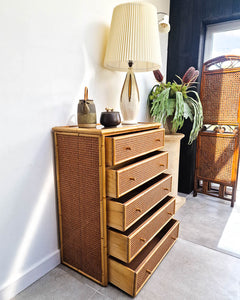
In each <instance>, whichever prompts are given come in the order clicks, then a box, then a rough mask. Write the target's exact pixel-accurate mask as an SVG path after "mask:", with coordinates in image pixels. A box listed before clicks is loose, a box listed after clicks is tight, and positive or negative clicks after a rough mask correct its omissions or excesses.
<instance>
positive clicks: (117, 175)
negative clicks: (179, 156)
mask: <svg viewBox="0 0 240 300" xmlns="http://www.w3.org/2000/svg"><path fill="white" fill-rule="evenodd" d="M146 157H147V158H146ZM167 168H168V153H167V152H160V151H157V153H155V154H154V155H148V156H145V158H144V159H141V160H138V161H136V162H134V163H132V164H130V165H126V166H123V167H120V168H118V167H115V168H112V169H110V168H109V169H107V171H106V174H107V196H109V197H112V198H119V197H120V196H122V195H124V194H126V193H127V192H129V191H131V190H133V189H135V188H136V187H138V186H140V185H141V184H143V183H145V182H147V181H148V180H150V179H152V178H154V177H156V176H157V175H159V174H160V173H162V172H164V171H166V170H167Z"/></svg>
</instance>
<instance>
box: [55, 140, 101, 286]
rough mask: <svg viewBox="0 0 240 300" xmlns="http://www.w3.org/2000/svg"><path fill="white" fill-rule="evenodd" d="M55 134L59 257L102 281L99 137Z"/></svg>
mask: <svg viewBox="0 0 240 300" xmlns="http://www.w3.org/2000/svg"><path fill="white" fill-rule="evenodd" d="M56 137H57V152H58V178H59V183H58V184H59V187H58V190H59V197H60V201H59V203H60V207H59V209H60V212H61V218H60V221H61V222H60V223H61V224H60V226H61V228H60V231H61V237H62V240H61V248H62V261H63V263H67V264H68V265H70V266H73V267H74V268H76V269H78V270H80V271H81V272H83V273H85V274H87V275H89V276H91V277H93V278H95V279H96V280H97V281H99V282H101V281H102V258H101V225H100V186H99V184H100V183H99V182H100V181H99V180H100V179H99V139H98V137H96V138H95V137H93V136H74V135H66V134H57V135H56Z"/></svg>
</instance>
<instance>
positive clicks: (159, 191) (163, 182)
mask: <svg viewBox="0 0 240 300" xmlns="http://www.w3.org/2000/svg"><path fill="white" fill-rule="evenodd" d="M171 190H172V175H168V174H160V175H159V176H157V177H155V178H154V179H152V180H151V181H150V182H147V183H146V184H144V185H143V186H141V187H139V188H137V189H136V190H135V191H133V192H131V193H130V194H128V195H125V196H123V197H122V198H119V200H118V201H116V200H115V199H108V200H107V222H108V226H110V227H112V228H115V229H118V230H121V231H126V230H127V229H128V228H129V227H130V226H131V225H133V223H135V222H136V221H137V220H139V219H140V218H141V217H142V216H143V215H144V214H145V213H147V212H148V211H149V210H150V209H151V208H152V207H153V206H154V205H156V204H157V203H158V202H160V201H161V200H163V199H164V197H166V196H167V195H168V194H169V193H170V192H171Z"/></svg>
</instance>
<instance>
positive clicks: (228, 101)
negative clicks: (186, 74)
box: [200, 70, 240, 124]
mask: <svg viewBox="0 0 240 300" xmlns="http://www.w3.org/2000/svg"><path fill="white" fill-rule="evenodd" d="M200 98H201V102H202V106H203V115H204V123H205V124H216V123H218V124H236V123H237V122H238V110H239V99H240V72H239V71H238V72H237V71H236V72H234V71H233V70H231V71H226V70H222V71H209V72H206V73H203V78H202V83H201V97H200Z"/></svg>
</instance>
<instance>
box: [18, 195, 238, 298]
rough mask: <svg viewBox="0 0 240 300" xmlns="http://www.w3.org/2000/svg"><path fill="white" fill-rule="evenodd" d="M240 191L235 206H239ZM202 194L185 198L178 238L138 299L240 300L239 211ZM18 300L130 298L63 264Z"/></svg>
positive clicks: (225, 202) (228, 204) (112, 287)
mask: <svg viewBox="0 0 240 300" xmlns="http://www.w3.org/2000/svg"><path fill="white" fill-rule="evenodd" d="M239 197H240V193H239V192H238V197H237V199H238V200H237V201H238V202H240V199H239ZM238 202H237V203H236V205H235V207H234V208H233V209H232V208H231V207H230V202H228V201H223V200H219V199H217V198H213V197H208V196H206V195H202V194H198V196H197V197H195V198H194V197H192V195H188V196H187V200H186V204H185V205H184V206H183V207H182V208H180V210H179V211H178V212H177V214H176V218H177V219H179V220H180V221H181V224H180V237H179V239H178V240H177V242H176V244H175V245H174V247H173V248H172V250H171V251H170V252H169V253H168V255H167V256H166V257H165V259H164V260H163V261H162V263H161V264H160V265H159V267H158V268H157V269H156V271H155V272H154V274H153V275H152V277H151V278H150V280H149V281H148V282H147V283H146V284H145V286H144V287H143V289H142V290H141V292H140V293H139V294H138V295H137V297H136V298H135V299H137V300H138V299H144V300H148V299H149V300H152V299H155V300H158V299H159V300H162V299H163V300H175V299H176V300H179V299H180V300H182V299H185V300H192V299H194V300H195V299H196V300H200V299H203V300H208V299H209V300H212V299H216V300H221V299H226V300H230V299H233V300H237V299H240V259H239V258H240V206H239V204H238ZM14 299H15V300H23V299H24V300H25V299H26V300H28V299H29V300H31V299H34V300H35V299H36V300H45V299H46V300H48V299H49V300H50V299H53V300H55V299H56V300H58V299H59V300H61V299H63V300H64V299H84V300H85V299H96V300H98V299H99V300H101V299H114V300H118V299H119V300H120V299H131V297H130V296H128V295H127V294H125V293H124V292H122V291H121V290H119V289H117V288H116V287H114V286H113V285H111V284H109V285H108V287H101V286H100V285H98V284H96V283H94V282H92V281H91V280H89V279H87V278H85V277H84V276H82V275H80V274H78V273H77V272H75V271H73V270H71V269H69V268H67V267H65V266H63V265H59V266H58V267H57V268H55V269H54V270H52V271H50V272H49V273H48V274H47V275H45V276H44V277H42V278H41V279H40V280H38V281H37V282H35V283H34V284H32V285H31V286H30V287H28V288H27V289H25V290H24V291H22V292H21V293H20V294H19V295H17V296H16V297H15V298H14Z"/></svg>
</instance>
